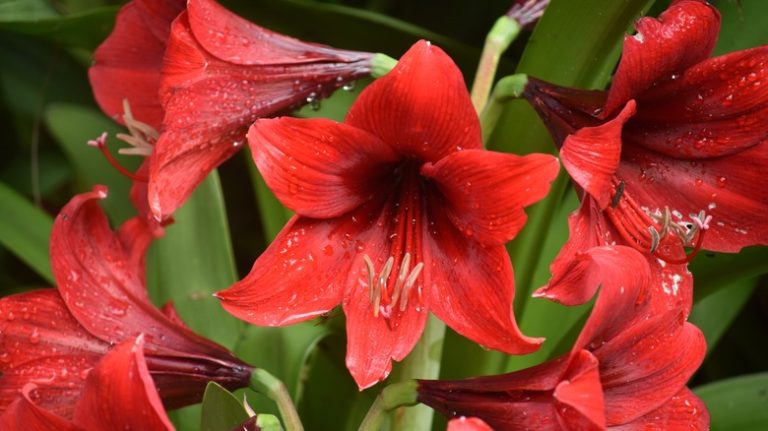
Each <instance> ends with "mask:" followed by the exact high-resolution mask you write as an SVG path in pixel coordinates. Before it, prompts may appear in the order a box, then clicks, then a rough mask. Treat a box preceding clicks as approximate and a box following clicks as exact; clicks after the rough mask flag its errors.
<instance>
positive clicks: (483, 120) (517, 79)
mask: <svg viewBox="0 0 768 431" xmlns="http://www.w3.org/2000/svg"><path fill="white" fill-rule="evenodd" d="M526 85H528V76H527V75H526V74H524V73H518V74H516V75H510V76H506V77H504V78H502V79H500V80H499V82H497V83H496V87H494V89H493V94H491V98H490V100H489V101H488V102H487V103H486V104H485V108H484V109H483V110H482V112H481V114H480V125H481V127H482V130H483V142H486V141H487V140H488V138H489V137H490V136H491V133H492V132H493V129H495V128H496V124H497V123H498V122H499V118H500V117H501V114H502V112H503V111H504V106H505V105H506V103H507V102H509V101H510V100H514V99H518V98H520V97H521V96H522V95H523V91H525V86H526Z"/></svg>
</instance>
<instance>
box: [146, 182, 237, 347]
mask: <svg viewBox="0 0 768 431" xmlns="http://www.w3.org/2000/svg"><path fill="white" fill-rule="evenodd" d="M174 220H175V222H174V223H173V224H171V225H169V226H168V227H166V232H165V236H164V237H163V238H161V239H159V240H158V241H156V242H155V244H154V245H153V246H152V253H151V257H150V259H149V271H148V274H149V283H148V284H149V292H150V295H151V297H152V298H153V299H154V300H155V302H156V303H158V304H160V303H164V302H166V301H173V304H174V305H175V307H176V309H177V311H178V312H179V314H180V315H181V317H182V318H183V320H184V321H185V322H186V323H187V324H188V325H189V326H190V327H191V328H192V329H193V330H195V331H196V332H198V333H200V334H203V335H205V336H207V337H208V338H210V339H212V340H214V341H216V342H218V343H220V344H222V345H224V346H226V347H228V348H230V349H232V348H233V347H234V345H235V342H236V341H237V339H238V337H239V335H240V331H241V330H242V327H243V324H242V322H240V321H239V320H237V319H235V318H234V317H232V316H230V315H229V314H228V313H226V312H225V311H224V309H222V308H221V305H220V304H219V301H218V300H217V299H216V298H214V297H213V296H212V294H213V293H214V292H217V291H219V290H222V289H225V288H227V287H229V285H231V284H232V283H234V282H235V280H236V279H237V273H236V271H235V264H234V260H233V257H232V244H231V243H230V236H229V226H228V224H227V217H226V212H225V209H224V199H223V197H222V194H221V185H220V183H219V176H218V173H217V172H215V171H214V172H212V173H211V174H210V175H209V176H208V178H207V179H206V180H205V181H204V182H203V183H202V184H200V186H199V187H198V188H197V190H195V192H194V193H193V194H192V196H191V197H190V198H189V199H188V200H187V202H186V203H185V204H184V205H183V206H182V207H181V208H180V209H179V210H178V211H177V212H176V213H175V214H174Z"/></svg>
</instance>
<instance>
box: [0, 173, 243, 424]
mask: <svg viewBox="0 0 768 431" xmlns="http://www.w3.org/2000/svg"><path fill="white" fill-rule="evenodd" d="M104 197H106V189H105V188H103V187H101V186H97V187H95V188H94V190H93V191H92V192H89V193H83V194H81V195H78V196H76V197H75V198H73V199H72V200H71V201H70V202H69V203H68V204H67V205H66V206H65V207H64V209H63V210H62V211H61V213H60V214H59V216H58V217H57V219H56V221H55V223H54V227H53V232H52V235H51V263H52V267H53V273H54V276H55V277H56V280H57V283H58V291H56V290H54V289H44V290H37V291H30V292H26V293H22V294H18V295H12V296H8V297H5V298H3V299H1V300H0V343H1V344H2V353H0V372H2V375H0V410H3V409H5V408H7V407H8V405H10V403H11V402H13V400H15V399H16V397H17V396H18V394H19V391H20V390H21V389H22V388H23V387H24V386H25V385H27V384H29V383H32V384H34V385H35V386H36V390H35V392H34V393H35V397H34V398H33V401H35V403H36V404H38V405H39V406H40V407H41V408H44V409H47V410H50V411H52V412H53V413H55V414H57V415H59V416H62V417H65V418H70V417H71V416H72V413H73V408H74V405H75V401H76V400H77V399H78V398H79V396H80V393H81V391H82V388H83V385H84V383H85V382H86V378H87V376H88V373H89V370H91V369H92V368H93V367H94V366H96V363H97V362H98V361H99V359H100V358H101V357H102V356H103V355H104V354H105V353H106V352H108V351H109V350H110V348H111V346H113V345H115V344H117V343H120V342H122V341H124V340H126V339H133V338H135V337H136V336H138V335H139V334H144V338H145V340H146V344H145V346H144V350H145V352H146V355H147V357H146V360H147V364H148V368H149V371H150V374H151V375H152V377H153V378H154V381H155V384H156V385H157V388H158V390H159V392H160V396H161V398H162V399H163V401H164V403H165V404H166V406H168V407H169V408H173V407H179V406H182V405H186V404H191V403H195V402H198V401H199V400H200V399H201V397H202V393H203V390H204V389H205V385H206V384H207V382H208V381H211V380H214V381H217V382H219V383H221V384H222V385H224V386H226V387H229V388H239V387H244V386H247V384H248V379H249V376H250V373H251V371H252V370H253V368H252V367H251V366H249V365H247V364H245V363H243V362H241V361H240V360H238V359H237V358H235V357H234V356H233V355H232V354H231V353H230V352H228V351H227V350H226V349H225V348H224V347H222V346H219V345H218V344H215V343H213V342H211V341H209V340H207V339H205V338H202V337H200V336H198V335H196V334H195V333H193V332H192V331H191V330H190V329H188V328H187V327H186V326H184V325H183V323H181V321H180V320H178V318H177V317H176V315H175V313H174V312H173V311H172V309H168V310H167V312H166V313H165V314H164V313H163V312H161V311H160V310H158V309H156V308H155V307H154V306H153V305H152V304H151V303H150V301H149V298H148V297H147V291H146V287H145V285H144V253H145V251H146V249H147V246H148V245H149V243H150V241H151V239H152V237H153V236H152V233H151V232H150V230H149V229H148V227H147V224H146V222H145V219H143V218H140V217H136V218H133V219H131V220H129V221H128V222H126V223H125V224H124V225H123V226H122V227H121V228H120V229H119V230H118V231H117V232H113V231H112V230H111V229H110V228H109V225H108V223H107V219H106V217H105V216H104V213H103V212H102V210H101V208H100V207H99V206H98V203H97V201H98V200H100V199H103V198H104Z"/></svg>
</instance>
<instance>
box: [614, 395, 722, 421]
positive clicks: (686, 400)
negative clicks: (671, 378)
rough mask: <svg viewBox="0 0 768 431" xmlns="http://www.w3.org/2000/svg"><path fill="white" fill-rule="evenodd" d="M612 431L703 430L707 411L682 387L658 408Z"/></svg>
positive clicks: (699, 401) (696, 398)
mask: <svg viewBox="0 0 768 431" xmlns="http://www.w3.org/2000/svg"><path fill="white" fill-rule="evenodd" d="M610 429H611V430H612V431H614V430H615V431H684V430H685V431H705V430H709V412H708V411H707V407H706V406H705V405H704V403H703V402H702V401H701V399H699V397H697V396H696V395H694V394H693V392H691V391H690V389H688V388H683V389H682V390H681V391H680V392H678V393H677V394H676V395H675V396H673V397H672V398H670V399H669V400H667V402H665V403H664V404H663V405H662V406H661V407H659V408H658V409H656V410H654V411H652V412H650V413H647V414H645V415H643V416H642V417H640V418H638V419H636V420H634V421H632V422H630V423H628V424H624V425H618V426H611V427H610Z"/></svg>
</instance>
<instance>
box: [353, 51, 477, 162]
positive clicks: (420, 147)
mask: <svg viewBox="0 0 768 431" xmlns="http://www.w3.org/2000/svg"><path fill="white" fill-rule="evenodd" d="M346 122H347V123H348V124H350V125H353V126H356V127H359V128H361V129H364V130H367V131H369V132H371V133H372V134H373V135H375V136H377V137H379V138H380V139H381V140H383V141H384V142H386V143H387V144H389V145H391V146H392V147H394V148H396V149H397V150H398V151H400V152H401V153H402V154H403V155H407V156H413V157H416V158H418V159H421V160H425V161H431V162H436V161H437V160H440V159H441V158H443V157H445V156H446V155H448V154H450V153H453V152H455V151H457V150H460V149H479V148H482V141H481V136H480V122H479V121H478V119H477V114H476V113H475V109H474V108H473V107H472V102H471V101H470V99H469V94H468V93H467V89H466V87H465V85H464V79H463V78H462V76H461V72H460V71H459V69H458V68H457V67H456V65H455V64H454V63H453V61H452V60H451V59H450V57H448V56H447V55H446V54H445V53H444V52H443V51H442V50H441V49H440V48H438V47H436V46H433V45H431V44H430V43H429V42H425V41H423V40H422V41H420V42H417V43H416V44H414V45H413V46H412V47H411V49H409V50H408V52H406V53H405V54H404V55H403V56H402V57H401V58H400V61H399V62H398V63H397V66H396V67H395V68H394V69H393V70H392V71H391V72H390V73H388V74H387V75H386V76H384V77H383V78H379V79H377V80H376V81H375V82H374V83H373V84H371V85H369V86H368V87H367V88H366V89H365V90H364V91H363V92H362V93H361V94H360V96H359V97H358V98H357V100H356V101H355V104H354V105H352V107H351V108H350V110H349V114H348V115H347V119H346Z"/></svg>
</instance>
